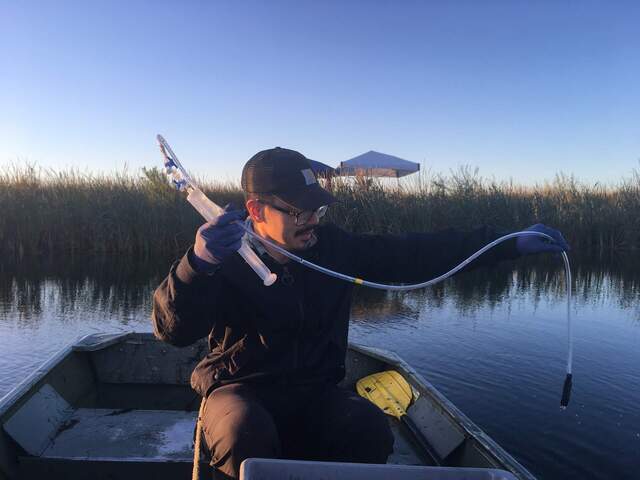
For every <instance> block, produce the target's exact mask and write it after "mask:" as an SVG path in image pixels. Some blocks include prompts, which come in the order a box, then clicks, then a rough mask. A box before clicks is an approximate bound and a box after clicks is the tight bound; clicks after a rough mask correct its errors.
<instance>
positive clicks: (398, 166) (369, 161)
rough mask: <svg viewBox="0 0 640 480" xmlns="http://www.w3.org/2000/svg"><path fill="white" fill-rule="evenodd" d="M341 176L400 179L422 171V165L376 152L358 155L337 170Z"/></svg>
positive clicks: (371, 151)
mask: <svg viewBox="0 0 640 480" xmlns="http://www.w3.org/2000/svg"><path fill="white" fill-rule="evenodd" d="M336 170H337V174H338V175H340V176H343V177H345V176H354V175H368V176H371V177H394V178H400V177H404V176H405V175H409V174H411V173H414V172H417V171H419V170H420V164H419V163H414V162H410V161H408V160H404V159H402V158H398V157H394V156H393V155H387V154H385V153H380V152H374V151H373V150H370V151H368V152H367V153H363V154H362V155H358V156H357V157H354V158H351V159H349V160H346V161H344V162H340V166H339V167H338V168H337V169H336Z"/></svg>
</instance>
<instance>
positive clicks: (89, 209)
mask: <svg viewBox="0 0 640 480" xmlns="http://www.w3.org/2000/svg"><path fill="white" fill-rule="evenodd" d="M330 189H331V190H332V191H333V192H334V194H335V195H336V196H337V197H338V198H339V200H340V202H339V203H338V204H337V205H335V206H333V207H332V208H331V209H330V210H329V215H328V218H329V221H332V222H334V223H336V224H338V225H340V226H342V227H344V228H346V229H348V230H350V231H356V232H371V233H401V232H406V231H430V230H438V229H444V228H450V227H451V228H458V229H469V228H473V227H476V226H479V225H483V224H490V225H494V226H497V227H500V228H503V229H505V230H515V229H520V228H524V227H526V226H528V225H531V224H533V223H537V222H542V223H546V224H548V225H552V226H554V227H556V228H558V229H560V230H561V231H562V232H563V233H564V234H565V237H567V240H568V241H569V242H570V244H571V245H572V247H573V248H574V250H580V251H582V252H583V253H587V254H590V255H600V256H602V255H611V254H613V253H615V252H619V251H631V252H633V251H636V250H637V249H638V247H640V216H639V215H638V212H640V172H638V171H634V172H633V173H632V175H631V176H630V177H629V178H625V179H622V180H621V181H620V182H619V183H618V184H616V185H601V184H598V183H596V184H586V183H581V182H579V181H577V180H576V179H575V178H573V177H571V176H565V175H559V176H556V177H555V178H554V179H553V180H552V181H549V182H546V183H543V184H540V185H535V186H533V187H530V186H522V185H516V184H514V183H513V182H497V181H495V180H490V179H486V178H483V177H482V176H480V175H479V174H478V172H477V170H473V169H471V168H469V167H462V168H459V169H458V170H455V171H453V172H451V173H450V174H448V175H441V174H431V173H429V172H427V173H423V174H421V175H416V176H414V178H409V179H407V180H403V181H402V182H398V183H394V182H386V181H379V180H376V179H370V178H365V177H358V178H355V179H354V178H351V179H344V178H337V179H333V180H332V181H331V184H330ZM203 190H204V191H205V193H206V194H207V195H208V196H209V197H210V198H211V199H212V200H214V201H215V202H216V203H219V204H222V205H224V204H226V203H228V202H230V201H233V202H235V203H236V204H237V205H241V204H242V192H241V191H240V189H239V188H238V186H236V185H234V184H232V183H213V182H205V183H204V188H203ZM0 206H1V209H0V253H1V254H2V255H3V257H5V258H7V257H12V258H22V257H24V256H32V255H45V256H57V255H69V254H72V255H76V254H78V255H80V254H86V253H89V254H118V255H137V256H142V257H144V258H147V257H149V256H152V255H159V254H167V253H176V254H177V253H180V252H183V251H184V250H185V249H186V248H187V247H188V245H189V244H190V243H191V242H192V241H193V236H194V233H195V231H196V229H197V227H198V226H199V225H200V224H201V222H202V220H201V218H200V217H199V215H198V214H197V213H196V212H195V210H194V209H193V208H192V207H191V206H190V205H189V204H188V203H187V202H186V201H185V199H184V195H183V194H181V193H180V192H177V191H175V190H173V189H172V188H170V187H169V186H168V185H167V183H166V181H165V177H164V175H163V174H162V173H161V171H160V170H159V169H155V168H152V169H142V170H141V171H140V172H138V173H131V172H127V171H123V172H118V173H114V174H108V175H107V174H91V173H84V172H81V171H79V170H65V171H59V172H58V171H53V170H46V169H42V168H39V167H37V166H34V165H18V166H13V167H11V168H9V169H5V170H4V173H2V174H0Z"/></svg>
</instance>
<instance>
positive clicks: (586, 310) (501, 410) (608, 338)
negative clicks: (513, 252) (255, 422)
mask: <svg viewBox="0 0 640 480" xmlns="http://www.w3.org/2000/svg"><path fill="white" fill-rule="evenodd" d="M573 263H574V267H575V270H574V279H575V290H574V292H575V296H574V302H573V305H572V312H573V315H574V334H575V345H574V350H575V357H574V389H573V394H572V399H571V403H570V405H569V408H568V409H567V410H565V411H562V410H560V408H559V402H560V394H561V389H562V382H563V380H564V368H565V360H566V350H567V344H566V317H565V311H566V305H565V289H564V283H563V274H562V262H561V261H560V259H559V258H558V259H556V261H555V262H551V263H547V262H545V263H544V264H542V263H541V262H538V261H536V262H534V261H530V262H523V261H520V262H518V263H517V264H505V265H503V266H502V267H501V268H500V269H497V270H494V271H491V272H489V271H486V270H484V271H477V272H470V273H465V274H462V275H459V276H458V277H456V278H455V279H452V280H450V281H447V282H446V283H445V284H444V285H441V286H438V287H436V288H432V289H428V290H426V291H418V292H410V293H393V294H391V293H385V292H377V291H371V290H364V289H361V290H358V292H357V295H356V298H355V301H354V306H353V311H352V318H353V322H352V328H351V333H350V336H351V340H352V341H355V342H358V343H364V344H368V345H373V346H377V347H382V348H386V349H390V350H393V351H395V352H397V353H399V354H400V355H401V356H402V357H403V358H404V359H405V360H406V361H408V362H409V363H411V364H412V365H413V366H414V367H415V368H416V369H417V370H418V371H419V372H420V373H422V374H423V375H424V376H425V377H426V378H427V379H428V380H430V381H431V382H432V383H433V384H435V385H436V387H438V388H439V389H440V390H441V391H442V392H443V393H444V394H445V395H446V396H447V397H448V398H449V399H451V400H452V401H453V402H454V403H455V404H456V405H457V406H458V407H459V408H460V409H461V410H462V411H463V412H465V413H466V414H467V415H468V416H469V417H470V418H471V419H472V420H473V421H474V422H476V423H477V424H478V425H479V426H480V427H481V428H483V429H484V430H485V431H486V432H487V433H488V434H489V435H490V436H491V437H493V438H494V439H495V440H496V441H497V442H498V443H499V444H501V445H502V446H503V447H505V448H506V449H507V450H508V451H509V452H510V453H512V454H513V455H514V456H515V457H516V458H517V459H518V460H519V461H520V462H522V463H523V464H524V465H525V466H526V467H527V468H529V469H530V470H531V471H532V472H533V473H535V474H536V475H538V476H539V477H540V478H545V479H546V478H548V479H555V478H584V479H587V478H590V479H591V478H592V479H609V478H618V479H631V478H637V473H636V471H637V467H638V466H639V465H640V411H639V410H638V409H637V405H638V404H640V301H639V300H640V277H639V275H638V274H637V273H636V272H637V271H638V270H637V268H636V267H634V265H633V263H631V262H619V263H618V264H614V263H609V264H607V265H606V266H603V265H602V264H596V265H589V266H586V265H587V264H586V263H585V261H580V260H574V261H573ZM169 264H170V260H168V259H155V260H154V261H153V262H151V261H148V262H144V263H142V262H138V263H136V262H131V261H129V260H128V259H125V260H122V261H117V260H115V259H107V260H104V261H102V262H96V261H91V262H89V261H82V260H80V259H76V260H75V261H74V262H71V261H66V262H60V263H58V264H54V263H49V264H38V265H27V264H26V263H22V264H20V265H15V266H12V267H9V266H7V265H3V266H2V269H1V270H0V396H2V395H4V394H5V393H7V392H8V391H9V390H10V389H11V388H13V387H14V386H15V385H17V384H18V383H19V382H20V381H21V380H22V379H24V378H25V377H26V376H27V375H28V374H29V373H30V372H31V371H32V370H33V369H34V368H35V367H36V366H38V365H39V364H41V363H42V362H43V361H45V360H46V359H47V358H49V356H50V355H51V354H53V353H54V352H56V351H57V350H59V349H60V348H62V347H64V346H65V345H67V344H68V343H69V342H72V341H73V340H75V339H77V338H78V337H79V336H81V335H84V334H87V333H93V332H98V331H115V330H120V329H127V330H138V331H150V330H151V325H150V322H149V315H150V310H151V295H152V292H153V290H154V288H155V286H156V285H157V284H158V283H159V281H160V280H161V279H162V277H163V276H164V275H165V273H166V270H167V269H168V265H169ZM516 267H517V268H516Z"/></svg>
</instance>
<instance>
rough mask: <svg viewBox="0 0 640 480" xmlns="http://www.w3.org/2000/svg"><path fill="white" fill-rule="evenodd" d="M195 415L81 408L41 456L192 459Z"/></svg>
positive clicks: (91, 458) (103, 458)
mask: <svg viewBox="0 0 640 480" xmlns="http://www.w3.org/2000/svg"><path fill="white" fill-rule="evenodd" d="M196 417H197V413H196V412H186V411H172V410H121V409H120V410H112V409H102V408H79V409H77V410H75V411H74V412H73V413H72V415H71V416H70V417H69V418H67V419H66V421H65V422H64V423H62V424H61V425H60V427H59V428H58V431H57V434H56V435H55V436H54V437H53V439H52V440H51V442H50V443H49V445H48V446H47V447H46V448H45V449H44V451H43V452H42V454H41V457H46V458H68V459H74V460H93V459H99V460H106V459H118V460H121V461H135V460H142V459H144V460H145V461H166V460H168V461H187V462H190V461H191V460H192V459H193V450H192V440H193V428H194V425H195V421H196Z"/></svg>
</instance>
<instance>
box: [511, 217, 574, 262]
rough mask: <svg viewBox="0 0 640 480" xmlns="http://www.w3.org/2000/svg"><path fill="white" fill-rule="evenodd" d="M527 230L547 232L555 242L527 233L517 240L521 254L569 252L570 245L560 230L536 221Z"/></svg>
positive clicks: (517, 246)
mask: <svg viewBox="0 0 640 480" xmlns="http://www.w3.org/2000/svg"><path fill="white" fill-rule="evenodd" d="M525 231H531V232H541V233H546V234H547V235H549V236H550V237H551V238H553V240H554V242H552V241H551V240H549V239H548V238H544V237H540V236H538V235H526V236H522V237H518V239H517V240H516V248H517V250H518V253H520V255H531V254H534V253H544V252H557V253H560V252H568V251H569V250H570V248H569V245H568V244H567V242H566V240H565V239H564V237H563V236H562V234H561V233H560V232H559V231H558V230H554V229H553V228H549V227H547V226H546V225H543V224H541V223H536V224H535V225H532V226H531V227H529V228H527V229H526V230H525Z"/></svg>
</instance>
